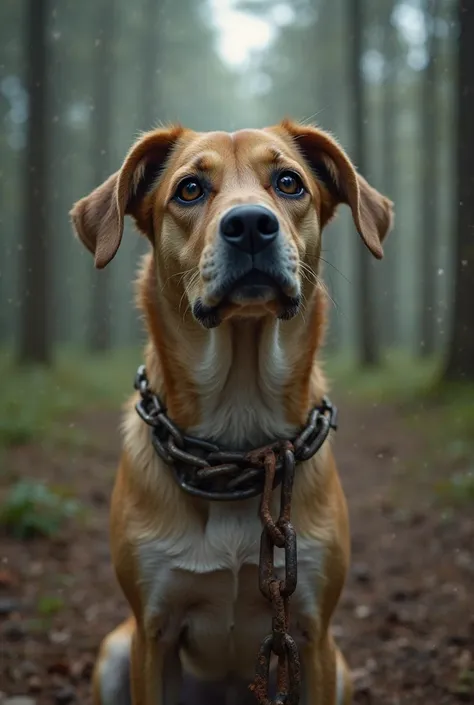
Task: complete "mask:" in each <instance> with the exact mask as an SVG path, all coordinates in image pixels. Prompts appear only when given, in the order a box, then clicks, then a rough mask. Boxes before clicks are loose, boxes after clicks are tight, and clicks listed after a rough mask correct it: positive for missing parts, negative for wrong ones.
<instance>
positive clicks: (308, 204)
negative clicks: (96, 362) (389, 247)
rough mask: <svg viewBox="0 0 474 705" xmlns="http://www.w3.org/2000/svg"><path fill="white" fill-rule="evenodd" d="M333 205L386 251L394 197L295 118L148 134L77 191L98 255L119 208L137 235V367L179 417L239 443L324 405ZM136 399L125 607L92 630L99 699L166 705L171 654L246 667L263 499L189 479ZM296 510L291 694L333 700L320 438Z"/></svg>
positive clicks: (121, 507)
mask: <svg viewBox="0 0 474 705" xmlns="http://www.w3.org/2000/svg"><path fill="white" fill-rule="evenodd" d="M340 203H346V204H348V205H349V207H350V209H351V211H352V217H353V220H354V224H355V227H356V229H357V231H358V232H359V234H360V236H361V238H362V240H363V242H364V243H365V245H366V246H367V247H368V248H369V250H370V251H371V252H372V254H373V255H375V257H377V258H381V257H382V247H381V242H382V240H383V239H384V237H385V235H386V234H387V232H388V231H389V229H390V225H391V219H392V204H391V203H390V201H388V200H387V199H386V198H384V197H383V196H381V195H380V194H379V193H378V192H377V191H375V190H374V189H373V188H371V187H370V186H369V185H368V183H367V182H366V181H365V180H364V179H363V178H362V177H361V176H359V175H358V174H357V173H356V171H355V169H354V166H353V165H352V164H351V162H350V160H349V158H348V157H347V155H346V154H345V153H344V152H343V150H342V149H341V148H340V147H339V146H338V144H337V143H336V142H335V141H334V140H333V139H332V138H331V137H330V136H328V135H327V134H325V133H324V132H322V131H320V130H318V129H316V128H314V127H311V126H306V125H305V126H303V125H299V124H296V123H293V122H290V121H285V122H283V123H282V124H280V125H278V126H275V127H271V128H266V129H263V130H241V131H239V132H236V133H233V134H228V133H224V132H211V133H201V134H199V133H196V132H192V131H191V130H187V129H184V128H181V127H179V126H178V127H176V126H175V127H171V128H166V129H159V130H156V131H153V132H149V133H147V134H145V135H144V136H143V137H142V138H141V139H140V140H139V141H138V142H137V143H136V144H135V145H134V146H133V148H132V149H131V151H130V152H129V154H128V155H127V157H126V159H125V161H124V163H123V166H122V168H121V169H120V170H119V171H118V172H116V173H115V174H113V175H112V176H110V177H109V179H108V180H107V181H106V182H105V183H104V184H102V185H101V186H99V187H98V188H97V189H96V190H95V191H93V192H92V193H91V194H90V195H89V196H87V197H86V198H84V199H82V200H81V201H79V202H78V203H76V205H75V206H74V208H73V210H72V218H73V222H74V226H75V228H76V230H77V233H78V235H79V237H80V239H81V240H82V242H83V243H84V244H85V245H86V247H87V248H88V249H89V250H90V251H91V252H92V253H93V254H94V256H95V264H96V266H97V267H99V268H102V267H105V266H106V265H107V264H108V263H109V262H110V260H111V259H112V258H113V257H114V255H115V253H116V252H117V249H118V247H119V245H120V240H121V237H122V231H123V223H124V216H125V215H126V214H129V215H131V216H132V217H133V218H134V220H135V222H136V225H137V227H138V229H139V230H140V231H141V232H142V233H143V234H144V235H146V237H147V238H148V239H149V240H150V243H151V245H152V250H151V253H150V254H149V255H147V256H146V257H145V259H144V263H143V268H142V271H141V274H140V277H139V302H140V307H141V309H142V311H143V312H144V314H145V320H146V323H147V329H148V334H149V342H148V345H147V348H146V357H145V360H146V369H147V373H148V379H149V383H150V387H151V389H152V390H153V391H154V392H155V393H156V394H157V395H159V397H160V399H162V400H163V401H164V402H165V404H166V408H167V414H168V417H169V418H170V419H172V420H173V422H174V423H175V424H176V425H177V426H178V427H179V428H180V429H182V430H184V431H185V432H186V433H189V434H192V435H194V436H198V437H201V438H203V439H208V440H212V441H213V442H214V443H216V444H218V445H219V446H220V447H222V448H225V449H230V450H232V449H234V450H248V449H251V448H257V447H259V446H262V445H264V444H266V443H270V442H272V441H275V440H276V439H292V438H294V437H295V436H296V435H297V433H298V431H299V429H301V427H302V426H303V425H304V424H305V422H306V419H307V415H308V411H309V410H310V408H312V407H313V406H314V405H315V404H318V403H320V401H321V399H322V397H323V395H324V394H325V393H326V382H325V379H324V376H323V374H322V372H321V369H320V367H319V365H318V362H317V353H318V350H319V348H320V346H321V341H322V335H323V331H324V321H325V294H324V290H323V288H322V285H321V282H320V279H319V255H320V249H321V232H322V230H323V228H324V226H325V225H326V224H327V223H328V221H329V220H330V219H331V218H332V216H333V214H334V211H335V208H336V206H337V205H338V204H340ZM136 401H137V396H135V397H134V398H133V400H132V402H133V403H130V405H129V407H128V409H127V410H126V414H125V419H124V423H123V435H124V450H123V455H122V459H121V463H120V467H119V471H118V476H117V480H116V484H115V488H114V492H113V497H112V516H111V538H112V555H113V562H114V566H115V570H116V573H117V577H118V580H119V583H120V585H121V587H122V590H123V592H124V594H125V596H126V598H127V600H128V602H129V604H130V607H131V611H132V614H133V617H131V618H130V620H128V621H127V622H126V623H125V624H123V625H121V626H120V627H118V628H117V629H116V630H115V631H114V632H113V633H112V634H110V635H109V636H108V637H107V638H106V639H105V640H104V643H103V645H102V648H101V651H100V656H99V659H98V662H97V666H96V671H95V676H94V689H95V702H96V703H97V704H98V703H102V705H119V703H130V702H132V703H133V705H158V704H159V705H162V704H164V705H177V703H178V702H179V697H180V695H179V693H180V681H181V673H182V670H184V672H185V673H191V674H193V675H194V676H196V677H197V678H199V679H202V680H203V681H217V680H223V679H226V678H229V679H230V680H232V679H233V680H234V681H236V680H238V679H242V680H243V681H247V682H249V681H251V680H252V678H253V674H254V670H255V660H256V654H257V652H258V649H259V646H260V643H261V641H262V639H263V637H264V636H265V635H266V634H268V632H269V631H270V626H271V611H270V609H269V606H268V604H267V603H266V601H265V600H264V598H263V597H262V595H261V594H260V592H259V587H258V570H257V566H258V556H259V541H260V534H261V524H260V521H259V518H258V502H259V499H258V497H254V498H253V499H247V500H244V501H235V502H219V501H207V500H203V499H199V498H195V497H192V496H190V495H189V494H186V493H185V492H183V491H182V489H181V488H180V487H179V486H178V484H177V482H176V480H175V478H174V477H173V472H172V471H171V469H170V468H169V467H168V466H167V465H166V464H164V463H163V461H162V460H161V459H160V457H159V456H158V454H157V453H156V451H155V449H154V447H153V445H152V443H151V438H150V429H149V427H148V426H147V425H146V424H145V423H144V422H143V420H142V419H141V418H140V417H139V415H138V414H137V413H136V411H135V409H134V404H135V402H136ZM277 495H278V491H275V497H276V500H277V501H278V496H277ZM276 507H277V505H276ZM292 522H293V525H294V527H295V529H296V533H297V536H298V585H297V589H296V592H295V594H294V595H293V598H292V603H291V620H292V621H291V631H292V634H293V635H294V637H295V639H296V640H297V642H298V644H299V650H300V655H301V659H302V665H303V674H304V679H303V695H302V701H303V702H304V703H306V704H307V705H323V704H325V705H326V704H327V705H329V704H330V705H336V704H337V705H342V703H348V702H349V701H350V699H351V686H350V679H349V676H348V671H347V669H346V666H345V663H344V660H343V658H342V656H341V654H340V652H339V651H338V649H337V647H336V646H335V644H334V642H333V639H332V636H331V634H330V620H331V616H332V614H333V611H334V609H335V607H336V604H337V602H338V599H339V595H340V593H341V590H342V587H343V584H344V579H345V575H346V570H347V566H348V561H349V530H348V520H347V512H346V504H345V499H344V496H343V493H342V490H341V486H340V483H339V478H338V474H337V470H336V465H335V463H334V459H333V454H332V451H331V447H330V442H329V441H326V442H325V443H324V445H323V446H322V448H321V449H320V450H319V451H318V453H317V454H316V455H315V456H314V457H313V458H312V459H311V460H308V461H306V462H303V463H301V464H300V465H299V466H298V467H297V470H296V479H295V485H294V491H293V505H292ZM276 565H277V566H278V565H280V566H281V565H282V563H281V562H280V563H278V562H277V564H276ZM183 634H185V639H183ZM128 682H129V683H130V686H128V685H127V683H128ZM130 691H131V696H130V695H129V692H130ZM228 702H229V701H228Z"/></svg>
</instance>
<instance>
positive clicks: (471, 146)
mask: <svg viewBox="0 0 474 705" xmlns="http://www.w3.org/2000/svg"><path fill="white" fill-rule="evenodd" d="M458 16H459V28H460V34H459V40H458V46H459V58H458V104H457V111H458V116H457V168H456V172H457V175H456V181H457V183H456V194H457V198H456V203H457V204H458V210H457V223H456V243H455V252H454V262H455V285H454V307H453V324H452V333H451V341H450V347H449V352H448V358H447V362H446V368H445V378H446V379H449V380H455V381H464V380H470V381H473V382H474V317H473V313H472V311H473V309H472V301H473V298H474V197H473V194H474V130H473V127H472V121H473V117H472V116H473V115H474V41H473V37H474V2H472V0H459V4H458Z"/></svg>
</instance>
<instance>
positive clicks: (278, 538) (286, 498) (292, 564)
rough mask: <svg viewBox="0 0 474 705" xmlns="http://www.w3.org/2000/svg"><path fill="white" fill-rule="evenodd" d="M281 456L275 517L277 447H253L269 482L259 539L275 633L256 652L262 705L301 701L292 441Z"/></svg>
mask: <svg viewBox="0 0 474 705" xmlns="http://www.w3.org/2000/svg"><path fill="white" fill-rule="evenodd" d="M277 450H278V453H279V454H280V455H281V456H282V460H283V473H282V474H283V479H282V485H281V499H280V515H279V517H278V519H277V521H274V519H273V517H272V515H271V511H270V504H271V500H272V491H273V483H274V477H275V470H276V454H275V449H271V448H263V449H262V450H260V451H255V453H257V454H259V456H260V458H262V457H263V462H264V467H265V482H264V488H263V493H262V499H261V503H260V519H261V521H262V525H263V531H262V536H261V539H260V561H259V587H260V591H261V592H262V594H263V596H264V597H265V598H266V599H267V600H268V601H269V602H270V604H271V606H272V612H273V615H272V633H271V634H269V635H268V636H267V637H265V639H264V640H263V642H262V645H261V647H260V651H259V652H258V656H257V666H256V669H255V680H254V682H253V683H252V685H251V686H250V688H251V690H252V691H253V693H254V694H255V697H256V699H257V701H258V702H259V703H260V705H298V703H299V699H300V683H301V668H300V659H299V654H298V647H297V646H296V643H295V640H294V639H293V637H292V636H291V635H290V634H289V631H288V630H289V601H290V596H291V595H292V594H293V593H294V591H295V589H296V582H297V560H296V559H297V552H296V532H295V530H294V528H293V526H292V524H291V521H290V519H291V516H290V513H291V495H292V490H293V480H294V476H295V454H294V450H293V445H292V444H291V443H290V442H289V441H282V442H281V444H280V447H279V448H278V449H277ZM276 546H277V547H278V548H283V549H284V550H285V576H284V579H283V580H280V579H279V578H278V576H277V575H276V573H275V562H274V551H275V547H276ZM272 653H273V654H275V655H276V656H277V657H278V665H277V694H276V697H275V699H271V697H270V696H269V677H270V664H271V657H272Z"/></svg>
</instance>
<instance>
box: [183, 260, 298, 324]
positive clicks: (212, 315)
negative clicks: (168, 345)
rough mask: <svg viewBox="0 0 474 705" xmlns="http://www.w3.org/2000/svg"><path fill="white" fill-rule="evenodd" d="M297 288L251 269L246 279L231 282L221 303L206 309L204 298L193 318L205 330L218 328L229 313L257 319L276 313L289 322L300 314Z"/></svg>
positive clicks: (222, 293)
mask: <svg viewBox="0 0 474 705" xmlns="http://www.w3.org/2000/svg"><path fill="white" fill-rule="evenodd" d="M292 289H294V287H292V286H290V285H289V282H288V281H287V280H286V278H284V277H283V276H279V275H278V274H276V275H275V276H272V275H271V274H268V273H267V272H263V271H261V270H259V269H255V268H254V269H251V270H250V271H248V272H247V273H246V274H244V275H243V276H240V277H238V278H236V279H230V280H228V281H227V282H225V283H224V284H223V286H222V287H220V289H219V295H218V301H217V303H216V304H214V305H207V304H205V303H204V302H203V300H202V299H201V298H199V299H197V301H196V302H195V303H194V306H193V314H194V317H195V318H196V319H197V320H198V321H199V322H200V323H201V324H202V325H203V326H205V327H206V328H215V327H217V326H218V325H219V324H220V323H221V322H222V320H223V319H224V318H225V317H226V313H227V314H229V312H230V311H232V313H238V315H241V316H244V315H246V314H245V312H247V313H248V314H249V315H255V312H256V310H258V309H259V310H260V311H262V310H267V311H269V310H273V311H274V313H275V315H276V316H277V318H279V319H281V320H288V319H290V318H293V316H295V315H296V314H297V312H298V310H299V306H300V296H299V295H296V296H294V295H292V293H293V292H292V291H291V290H292Z"/></svg>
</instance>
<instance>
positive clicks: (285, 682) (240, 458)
mask: <svg viewBox="0 0 474 705" xmlns="http://www.w3.org/2000/svg"><path fill="white" fill-rule="evenodd" d="M135 389H137V390H138V391H139V392H140V400H139V401H138V403H137V405H136V410H137V412H138V414H139V415H140V417H141V418H142V419H143V421H145V423H147V424H148V425H149V426H151V427H152V442H153V446H154V448H155V450H156V452H157V453H158V455H159V456H160V458H162V459H163V460H164V462H165V463H167V464H168V465H170V467H171V468H172V470H173V472H174V474H175V477H176V480H177V482H178V484H179V485H180V486H181V487H182V489H183V490H185V491H186V492H189V493H190V494H193V495H195V496H197V497H202V498H206V499H214V500H238V499H247V498H249V497H254V496H256V495H258V494H261V495H262V497H261V502H260V519H261V522H262V527H263V530H262V535H261V539H260V560H259V588H260V591H261V593H262V594H263V596H264V597H265V598H266V599H267V600H268V601H269V603H270V604H271V607H272V633H271V634H269V635H268V636H266V637H265V639H264V640H263V642H262V644H261V647H260V650H259V652H258V657H257V666H256V673H255V679H254V682H253V683H252V685H251V686H250V688H251V690H252V691H253V693H254V694H255V697H256V699H257V701H258V702H259V704H260V705H298V703H299V699H300V683H301V667H300V659H299V654H298V647H297V645H296V643H295V641H294V639H293V637H292V636H291V635H290V633H289V631H288V630H289V601H290V597H291V595H292V594H293V593H294V591H295V589H296V583H297V578H298V576H297V548H296V532H295V530H294V528H293V525H292V524H291V498H292V490H293V481H294V477H295V467H296V463H297V462H301V461H304V460H308V458H311V457H312V456H313V455H314V454H315V453H316V452H317V451H318V450H319V448H320V447H321V446H322V444H323V443H324V441H325V440H326V438H327V436H328V434H329V432H330V430H331V429H336V428H337V423H336V415H337V412H336V408H335V407H333V406H332V404H331V403H330V401H329V400H328V399H327V398H324V399H323V401H322V404H321V405H320V406H317V407H315V408H314V409H312V410H311V412H310V414H309V416H308V421H307V424H306V426H305V427H304V428H303V430H302V431H301V433H300V434H299V435H298V436H297V437H296V439H295V440H293V441H277V442H275V443H272V444H270V445H268V446H265V447H264V448H258V449H256V450H252V451H250V452H242V453H240V452H236V451H225V450H221V449H220V448H219V447H218V446H217V445H216V444H214V443H210V442H209V441H205V440H202V439H200V438H194V437H193V436H188V435H184V434H183V433H182V432H181V431H180V430H179V429H178V428H177V426H176V425H175V424H174V423H173V422H172V421H171V420H170V419H169V417H168V416H167V414H166V408H165V407H164V406H163V404H162V403H161V401H160V399H159V398H158V397H157V396H156V394H154V393H153V392H152V391H151V389H150V387H149V384H148V379H147V376H146V370H145V367H144V366H143V365H141V366H140V367H139V368H138V371H137V375H136V378H135ZM192 451H194V452H192ZM196 453H198V454H196ZM280 483H281V496H280V513H279V516H278V519H276V521H275V520H274V519H273V517H272V514H271V501H272V492H273V490H274V489H275V487H277V486H278V485H279V484H280ZM275 547H278V548H283V549H284V554H285V573H284V579H283V580H281V579H280V578H278V576H277V574H276V572H275V556H274V553H275ZM272 654H274V655H275V656H276V657H277V659H278V665H277V694H276V697H275V699H273V700H272V699H271V696H270V693H269V677H270V665H271V658H272Z"/></svg>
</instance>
